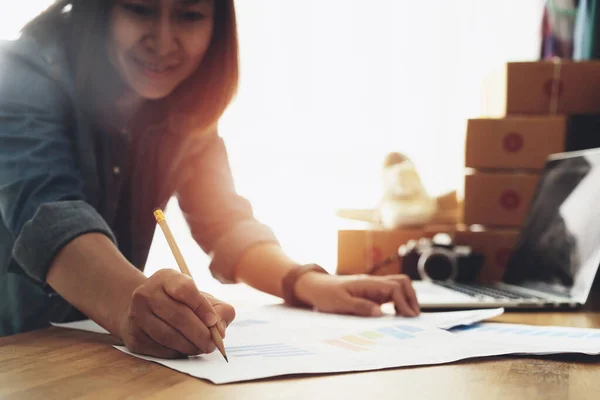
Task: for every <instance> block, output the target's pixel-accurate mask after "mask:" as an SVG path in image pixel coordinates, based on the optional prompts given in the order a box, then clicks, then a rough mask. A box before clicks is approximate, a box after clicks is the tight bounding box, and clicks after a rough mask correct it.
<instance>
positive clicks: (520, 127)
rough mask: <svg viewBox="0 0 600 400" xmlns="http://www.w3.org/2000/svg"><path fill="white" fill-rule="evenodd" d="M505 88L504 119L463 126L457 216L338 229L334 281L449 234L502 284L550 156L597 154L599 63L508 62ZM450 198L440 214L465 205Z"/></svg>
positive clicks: (484, 276)
mask: <svg viewBox="0 0 600 400" xmlns="http://www.w3.org/2000/svg"><path fill="white" fill-rule="evenodd" d="M506 82H507V85H506V104H505V105H506V108H505V110H506V112H505V115H504V117H502V118H478V119H471V120H469V121H468V124H467V135H466V154H465V166H466V174H465V182H464V184H465V187H464V208H463V209H461V210H460V211H461V212H459V213H458V214H457V215H456V213H455V214H454V215H453V214H452V212H450V214H451V215H452V217H451V218H446V219H444V220H443V221H433V223H432V224H431V225H428V226H424V227H415V228H407V229H398V230H393V231H388V230H383V229H378V228H376V227H373V226H370V227H367V228H361V229H340V230H339V231H338V265H337V272H338V273H339V274H357V273H365V272H368V268H369V266H371V265H373V264H374V263H377V262H381V261H382V260H385V259H386V258H388V257H391V256H394V255H395V254H396V252H397V250H398V247H399V246H401V245H402V244H405V243H406V242H408V241H409V240H411V239H419V238H421V237H432V236H433V235H434V234H435V233H438V232H448V233H451V234H453V235H454V241H455V243H456V244H464V245H469V246H471V247H472V248H473V250H475V251H478V252H481V253H483V254H484V256H485V265H484V266H483V269H482V272H481V274H480V280H481V281H494V280H499V279H500V278H501V277H502V274H503V271H504V268H505V266H506V264H507V261H508V259H509V256H510V252H511V250H512V248H513V247H514V245H515V243H516V241H517V237H518V234H519V229H520V227H521V225H522V224H523V222H524V220H525V217H526V214H527V210H528V207H529V202H530V201H531V198H532V197H533V195H534V192H535V190H536V185H537V182H538V180H539V177H540V174H541V172H542V170H543V167H544V163H545V160H546V158H547V156H548V155H549V154H553V153H559V152H564V151H573V150H581V149H586V148H593V147H600V62H599V61H587V62H573V61H562V62H556V61H541V62H519V63H509V64H507V80H506ZM453 196H455V195H454V194H453V195H450V196H446V197H445V198H444V197H442V198H440V199H439V205H440V206H441V207H440V209H442V210H444V209H445V210H452V209H453V208H456V207H457V205H461V206H462V204H461V201H460V200H457V199H456V197H453ZM461 214H462V215H461ZM398 272H401V265H400V270H399V266H398V264H391V265H389V266H388V267H387V268H383V269H382V270H380V272H379V273H382V274H385V273H398Z"/></svg>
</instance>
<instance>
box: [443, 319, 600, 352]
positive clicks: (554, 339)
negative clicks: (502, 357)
mask: <svg viewBox="0 0 600 400" xmlns="http://www.w3.org/2000/svg"><path fill="white" fill-rule="evenodd" d="M452 332H453V333H455V334H457V336H461V337H464V338H468V339H470V340H473V341H477V342H486V343H492V342H494V343H496V344H498V345H501V346H502V347H503V348H504V349H505V350H507V351H509V352H511V353H514V354H530V355H545V354H559V353H581V354H588V355H600V329H583V328H566V327H558V326H535V325H520V324H504V323H493V322H487V323H481V324H476V325H472V326H468V327H462V328H459V329H454V330H453V331H452Z"/></svg>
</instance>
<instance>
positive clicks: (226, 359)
mask: <svg viewBox="0 0 600 400" xmlns="http://www.w3.org/2000/svg"><path fill="white" fill-rule="evenodd" d="M223 357H225V361H227V364H229V359H228V358H227V356H223Z"/></svg>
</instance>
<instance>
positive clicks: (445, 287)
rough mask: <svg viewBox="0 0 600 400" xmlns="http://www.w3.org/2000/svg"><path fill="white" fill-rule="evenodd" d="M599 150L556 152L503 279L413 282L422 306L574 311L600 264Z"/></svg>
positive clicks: (582, 300)
mask: <svg viewBox="0 0 600 400" xmlns="http://www.w3.org/2000/svg"><path fill="white" fill-rule="evenodd" d="M599 205H600V149H593V150H583V151H576V152H567V153H559V154H553V155H550V156H549V157H548V159H547V160H546V163H545V166H544V170H543V172H542V176H541V178H540V180H539V182H538V184H537V187H536V190H535V193H534V195H533V198H532V200H531V203H530V205H529V209H528V213H527V216H526V219H525V221H524V223H523V227H522V229H521V232H520V233H519V238H518V239H517V244H516V245H515V247H514V249H513V250H512V253H511V255H510V257H509V261H508V264H507V268H506V270H505V273H504V275H503V277H502V280H501V282H497V283H493V284H485V285H484V284H465V283H457V282H449V281H414V282H413V285H414V288H415V291H416V293H417V298H418V300H419V303H420V305H421V307H422V308H423V309H432V308H443V309H465V308H488V307H504V308H506V309H512V308H521V309H523V308H532V309H539V308H564V309H573V308H578V307H580V306H582V305H583V304H585V302H586V301H587V298H588V296H589V294H590V291H591V288H592V284H593V282H594V278H595V276H596V272H597V271H598V266H599V265H600V206H599Z"/></svg>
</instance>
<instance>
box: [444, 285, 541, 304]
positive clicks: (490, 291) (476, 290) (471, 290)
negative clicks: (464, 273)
mask: <svg viewBox="0 0 600 400" xmlns="http://www.w3.org/2000/svg"><path fill="white" fill-rule="evenodd" d="M435 284H436V285H439V286H442V287H445V288H447V289H451V290H456V291H457V292H461V293H464V294H467V295H469V296H473V297H478V298H481V297H492V298H494V299H498V300H506V299H514V300H522V299H542V298H541V297H537V296H524V295H522V294H519V293H514V292H511V291H509V290H505V289H499V288H491V287H488V286H482V285H477V284H469V285H465V284H463V283H458V282H438V281H436V282H435Z"/></svg>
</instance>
